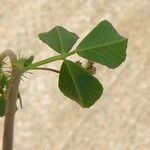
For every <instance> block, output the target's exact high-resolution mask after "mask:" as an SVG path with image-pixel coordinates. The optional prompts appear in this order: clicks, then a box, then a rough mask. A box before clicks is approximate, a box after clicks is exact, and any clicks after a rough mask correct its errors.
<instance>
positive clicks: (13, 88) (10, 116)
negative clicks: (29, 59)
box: [2, 68, 22, 150]
mask: <svg viewBox="0 0 150 150" xmlns="http://www.w3.org/2000/svg"><path fill="white" fill-rule="evenodd" d="M21 76H22V73H21V72H20V70H18V69H16V68H13V69H12V75H11V79H10V85H9V90H8V95H7V101H6V108H5V121H4V132H3V148H2V150H13V132H14V118H15V112H16V109H17V108H16V100H17V96H18V89H19V83H20V80H21Z"/></svg>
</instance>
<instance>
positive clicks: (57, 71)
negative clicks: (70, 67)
mask: <svg viewBox="0 0 150 150" xmlns="http://www.w3.org/2000/svg"><path fill="white" fill-rule="evenodd" d="M31 70H45V71H52V72H55V73H60V71H59V70H55V69H51V68H43V67H38V68H34V69H31Z"/></svg>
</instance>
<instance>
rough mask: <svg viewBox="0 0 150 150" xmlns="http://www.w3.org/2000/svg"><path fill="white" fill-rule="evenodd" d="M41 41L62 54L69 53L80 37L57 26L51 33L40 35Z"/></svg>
mask: <svg viewBox="0 0 150 150" xmlns="http://www.w3.org/2000/svg"><path fill="white" fill-rule="evenodd" d="M39 38H40V40H41V41H43V42H44V43H46V44H47V45H48V46H49V47H51V48H53V49H54V50H55V51H57V52H58V53H60V54H64V53H68V52H69V50H71V48H72V47H73V45H74V44H75V43H76V41H77V40H78V38H79V37H78V36H77V35H76V34H75V33H73V32H70V31H68V30H66V29H65V28H63V27H61V26H55V27H54V28H53V29H52V30H50V31H49V32H44V33H40V34H39Z"/></svg>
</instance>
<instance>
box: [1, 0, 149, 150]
mask: <svg viewBox="0 0 150 150" xmlns="http://www.w3.org/2000/svg"><path fill="white" fill-rule="evenodd" d="M149 8H150V1H149V0H143V1H141V0H132V1H125V0H76V1H75V0H69V1H67V0H0V51H3V50H4V49H6V48H11V49H13V50H14V51H15V52H16V53H17V54H18V55H19V54H20V55H21V56H29V55H31V54H33V55H35V56H36V59H35V60H39V59H42V58H45V57H48V56H52V55H55V54H56V53H55V52H54V51H53V50H51V49H49V48H48V47H47V46H46V45H45V44H43V43H42V42H41V41H40V40H38V37H37V35H38V33H39V32H44V31H47V30H50V29H51V28H52V27H53V26H54V25H56V24H57V25H62V26H64V27H65V28H67V29H68V30H71V31H74V32H76V33H77V34H78V35H79V36H80V37H81V39H82V38H83V37H84V36H85V35H86V34H87V33H88V32H89V31H90V30H91V29H92V28H93V27H94V26H95V25H96V24H98V23H99V22H100V21H101V20H103V19H107V20H109V21H111V22H112V24H113V25H114V26H115V27H116V28H117V30H118V31H119V32H120V33H121V34H122V35H124V36H126V37H129V45H128V51H127V54H128V57H127V60H126V61H125V63H124V64H122V65H121V66H120V67H119V68H117V69H115V70H109V69H108V68H106V67H104V66H102V65H99V64H96V66H97V75H96V76H97V77H98V78H99V80H100V81H101V83H102V84H103V86H104V94H103V96H102V98H101V100H99V101H98V102H97V103H96V105H94V106H93V107H91V108H90V109H82V108H80V107H79V106H78V105H77V104H76V103H75V102H73V101H71V100H69V99H68V98H66V97H64V96H63V94H62V93H60V92H59V89H58V87H57V82H58V75H57V74H54V73H47V72H34V74H32V75H29V74H28V75H27V77H28V79H24V80H25V81H24V82H21V86H20V91H21V94H22V99H23V107H24V108H23V109H22V110H19V111H18V112H17V114H16V120H15V141H14V150H149V149H150V94H149V92H150V78H149V77H150V19H149V18H150V9H149ZM77 58H78V57H73V59H77ZM48 66H50V67H52V68H56V69H59V67H60V63H57V62H56V63H52V64H50V65H48ZM2 130H3V118H0V143H1V142H2ZM0 149H1V146H0Z"/></svg>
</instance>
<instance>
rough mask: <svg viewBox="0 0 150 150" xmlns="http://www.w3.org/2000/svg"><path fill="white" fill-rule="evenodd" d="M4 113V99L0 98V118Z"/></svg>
mask: <svg viewBox="0 0 150 150" xmlns="http://www.w3.org/2000/svg"><path fill="white" fill-rule="evenodd" d="M4 113H5V98H4V97H3V96H0V117H3V116H4Z"/></svg>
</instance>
